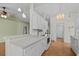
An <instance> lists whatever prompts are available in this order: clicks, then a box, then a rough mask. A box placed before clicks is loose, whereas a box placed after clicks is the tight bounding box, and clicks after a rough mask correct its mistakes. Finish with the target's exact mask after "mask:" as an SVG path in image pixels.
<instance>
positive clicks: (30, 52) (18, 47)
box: [5, 36, 47, 56]
mask: <svg viewBox="0 0 79 59" xmlns="http://www.w3.org/2000/svg"><path fill="white" fill-rule="evenodd" d="M5 46H6V50H5V51H6V56H40V55H41V54H42V53H43V52H44V51H45V50H46V48H47V37H42V36H41V37H37V36H25V37H24V36H23V38H22V37H21V38H20V37H19V38H16V39H15V38H14V39H13V38H12V39H11V38H9V39H8V40H7V39H6V41H5Z"/></svg>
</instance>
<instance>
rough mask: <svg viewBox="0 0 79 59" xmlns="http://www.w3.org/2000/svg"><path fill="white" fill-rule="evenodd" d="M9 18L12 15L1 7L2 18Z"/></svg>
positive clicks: (0, 14)
mask: <svg viewBox="0 0 79 59" xmlns="http://www.w3.org/2000/svg"><path fill="white" fill-rule="evenodd" d="M8 16H10V14H9V12H8V11H7V9H6V7H1V8H0V17H2V18H7V17H8Z"/></svg>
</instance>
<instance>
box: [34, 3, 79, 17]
mask: <svg viewBox="0 0 79 59" xmlns="http://www.w3.org/2000/svg"><path fill="white" fill-rule="evenodd" d="M34 9H35V10H36V11H37V12H38V13H39V14H40V15H41V16H43V17H45V18H46V17H47V16H48V17H53V16H55V15H56V14H58V13H64V14H65V15H66V16H69V15H71V14H73V15H75V17H76V15H79V4H78V3H35V4H34ZM72 17H73V16H72Z"/></svg>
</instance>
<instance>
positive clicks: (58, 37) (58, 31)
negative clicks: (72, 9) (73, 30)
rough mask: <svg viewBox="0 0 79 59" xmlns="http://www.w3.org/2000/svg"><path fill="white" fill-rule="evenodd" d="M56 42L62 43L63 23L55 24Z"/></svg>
mask: <svg viewBox="0 0 79 59" xmlns="http://www.w3.org/2000/svg"><path fill="white" fill-rule="evenodd" d="M56 40H60V41H64V23H57V24H56Z"/></svg>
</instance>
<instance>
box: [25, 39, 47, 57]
mask: <svg viewBox="0 0 79 59" xmlns="http://www.w3.org/2000/svg"><path fill="white" fill-rule="evenodd" d="M45 45H46V44H43V41H42V40H41V41H39V42H36V43H35V44H33V45H31V46H29V47H28V48H25V49H24V55H25V56H39V55H41V54H42V53H43V52H44V50H45V48H44V47H45Z"/></svg>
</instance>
